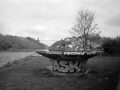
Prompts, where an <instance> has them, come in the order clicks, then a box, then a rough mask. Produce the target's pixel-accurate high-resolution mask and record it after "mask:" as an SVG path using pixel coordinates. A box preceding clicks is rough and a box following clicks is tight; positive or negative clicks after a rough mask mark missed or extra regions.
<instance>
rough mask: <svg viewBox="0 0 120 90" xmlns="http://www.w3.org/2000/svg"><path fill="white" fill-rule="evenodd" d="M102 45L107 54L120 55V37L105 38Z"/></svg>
mask: <svg viewBox="0 0 120 90" xmlns="http://www.w3.org/2000/svg"><path fill="white" fill-rule="evenodd" d="M102 47H103V49H104V52H105V53H106V54H110V55H111V54H112V55H120V37H117V38H114V39H112V38H109V39H107V40H105V41H104V42H103V45H102Z"/></svg>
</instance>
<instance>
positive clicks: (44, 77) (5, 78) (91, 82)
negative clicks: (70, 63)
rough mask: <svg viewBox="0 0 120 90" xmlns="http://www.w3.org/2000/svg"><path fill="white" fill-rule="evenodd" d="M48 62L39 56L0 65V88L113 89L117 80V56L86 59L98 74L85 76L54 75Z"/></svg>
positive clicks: (41, 89) (53, 89) (19, 89)
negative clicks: (84, 77) (83, 77)
mask: <svg viewBox="0 0 120 90" xmlns="http://www.w3.org/2000/svg"><path fill="white" fill-rule="evenodd" d="M50 65H51V62H50V61H49V59H47V58H45V57H42V56H28V57H25V58H23V59H20V60H16V61H14V62H11V63H8V64H7V65H5V66H3V67H2V68H0V90H114V89H113V88H112V87H114V88H116V87H117V84H118V80H119V76H118V75H119V74H118V73H119V72H120V57H102V56H97V57H94V58H91V59H89V60H88V62H87V65H86V67H89V68H98V69H99V70H100V74H99V75H95V74H90V75H89V76H88V78H87V79H82V78H80V77H76V76H56V75H54V74H53V73H52V72H51V71H49V70H48V69H46V67H47V66H50ZM118 90H119V89H118Z"/></svg>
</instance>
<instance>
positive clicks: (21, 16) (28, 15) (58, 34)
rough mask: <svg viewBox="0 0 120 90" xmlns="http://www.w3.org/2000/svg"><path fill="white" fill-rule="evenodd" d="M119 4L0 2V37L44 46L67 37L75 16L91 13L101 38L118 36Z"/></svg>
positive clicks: (100, 0)
mask: <svg viewBox="0 0 120 90" xmlns="http://www.w3.org/2000/svg"><path fill="white" fill-rule="evenodd" d="M119 7H120V0H0V33H2V34H4V35H7V34H9V35H16V36H22V37H28V36H29V37H32V38H34V39H38V38H39V40H40V42H42V43H45V44H47V45H49V46H50V45H51V44H53V43H54V42H55V41H58V40H60V39H64V38H66V37H70V36H71V34H70V33H69V30H70V29H71V28H72V27H73V25H74V21H75V17H76V15H77V12H78V11H79V10H82V9H89V10H91V11H93V12H95V23H97V24H98V26H97V27H98V28H99V30H100V31H101V36H106V37H116V36H120V8H119Z"/></svg>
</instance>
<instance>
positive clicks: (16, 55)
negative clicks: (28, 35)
mask: <svg viewBox="0 0 120 90" xmlns="http://www.w3.org/2000/svg"><path fill="white" fill-rule="evenodd" d="M30 55H32V56H37V55H38V54H37V53H35V52H0V67H1V66H2V65H3V64H6V63H7V62H9V61H14V60H18V59H20V58H24V57H26V56H30Z"/></svg>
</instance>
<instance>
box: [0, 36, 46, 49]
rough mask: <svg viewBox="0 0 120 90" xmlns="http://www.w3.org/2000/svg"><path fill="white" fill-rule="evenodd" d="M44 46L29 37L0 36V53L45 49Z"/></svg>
mask: <svg viewBox="0 0 120 90" xmlns="http://www.w3.org/2000/svg"><path fill="white" fill-rule="evenodd" d="M45 48H46V45H45V44H43V43H40V42H39V41H38V40H35V39H33V38H31V37H26V38H24V37H18V36H12V35H2V34H0V51H4V50H21V49H45Z"/></svg>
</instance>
